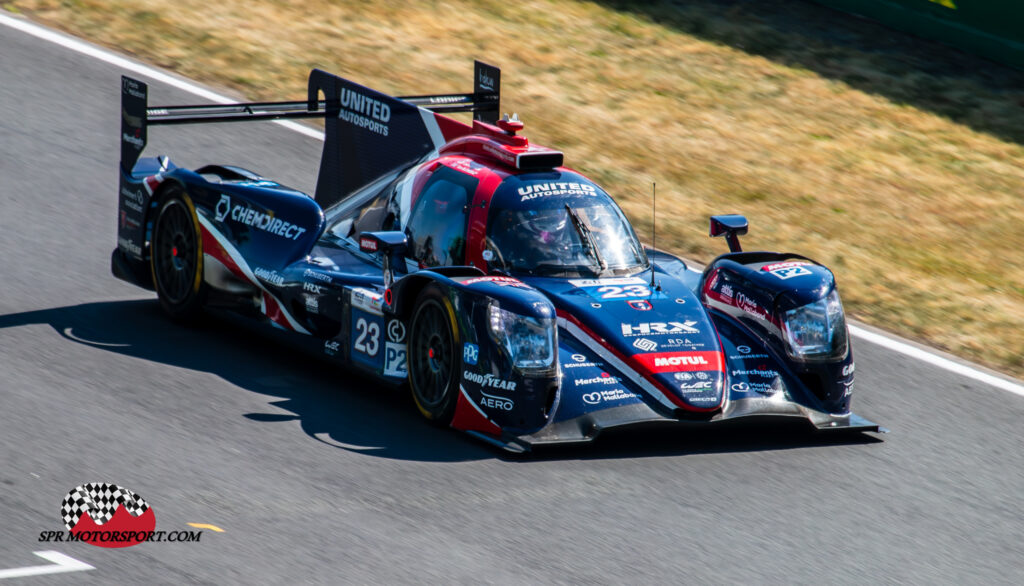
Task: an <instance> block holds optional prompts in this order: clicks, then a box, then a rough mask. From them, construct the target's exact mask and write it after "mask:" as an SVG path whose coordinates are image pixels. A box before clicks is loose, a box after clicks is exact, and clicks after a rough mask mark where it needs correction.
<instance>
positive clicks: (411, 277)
mask: <svg viewBox="0 0 1024 586" xmlns="http://www.w3.org/2000/svg"><path fill="white" fill-rule="evenodd" d="M474 78H475V87H474V91H473V92H472V93H470V94H448V95H431V96H409V97H404V98H398V97H393V96H388V95H385V94H382V93H380V92H377V91H374V90H372V89H369V88H367V87H363V86H361V85H358V84H356V83H353V82H351V81H348V80H346V79H342V78H340V77H337V76H334V75H331V74H328V73H325V72H323V71H320V70H314V71H312V72H311V74H310V78H309V88H308V95H309V99H308V100H307V101H304V102H272V103H249V104H234V105H215V106H168V107H159V108H150V107H149V106H148V104H147V99H148V98H147V92H148V90H147V87H146V85H145V84H144V83H142V82H140V81H137V80H134V79H131V78H128V77H124V78H122V92H121V102H122V121H121V178H120V199H119V205H120V207H119V213H120V223H119V230H118V246H117V249H115V250H114V252H113V257H112V269H113V272H114V274H115V275H117V276H118V277H120V278H122V279H125V280H127V281H129V282H132V283H135V284H137V285H140V286H142V287H146V288H150V289H155V290H156V292H157V296H158V298H159V300H160V304H161V305H162V307H163V308H164V310H166V312H167V313H168V314H169V315H170V316H171V317H172V318H175V319H178V320H193V319H197V318H200V316H202V315H203V312H204V311H205V310H206V309H210V308H216V309H220V310H229V311H233V312H237V313H239V314H242V315H245V316H249V317H251V318H253V319H256V320H261V321H263V322H266V323H268V324H270V325H272V326H274V327H277V328H280V329H284V330H288V331H291V332H295V333H296V334H298V335H301V336H302V337H303V339H304V340H306V341H307V342H311V343H313V344H315V346H316V348H317V351H322V352H324V353H326V354H327V355H328V356H331V357H333V359H334V360H336V361H337V362H338V363H341V364H343V365H346V366H348V367H351V368H356V369H359V370H361V371H364V372H366V373H369V374H370V375H372V376H375V377H377V378H378V379H379V380H380V381H381V382H382V383H388V384H392V385H406V384H407V385H408V386H409V388H410V389H411V392H412V396H413V399H414V400H415V403H416V405H417V407H418V408H419V410H420V411H421V412H422V414H423V416H424V417H426V418H427V419H430V420H432V421H434V422H437V423H439V424H442V425H450V426H451V427H453V428H455V429H458V430H462V431H465V432H467V433H470V434H472V435H474V436H476V437H478V438H481V439H484V440H487V441H489V442H491V443H493V444H496V445H499V446H501V447H503V448H505V449H508V450H513V451H525V450H528V449H530V448H531V447H532V446H535V445H538V444H547V443H560V442H581V441H589V440H591V439H593V438H594V437H596V436H597V434H598V433H599V432H600V431H601V430H603V429H608V428H612V427H619V426H627V425H631V424H639V423H650V422H677V423H680V424H695V423H701V424H707V423H713V422H717V421H723V420H730V419H736V418H740V417H757V418H765V417H768V418H772V417H776V418H781V419H793V418H798V419H801V420H805V421H808V422H810V423H811V424H813V426H815V427H816V428H818V429H846V430H861V431H878V429H879V428H878V426H877V425H876V424H874V423H872V422H870V421H867V420H865V419H863V418H860V417H858V416H857V415H855V414H853V413H851V411H850V395H851V392H852V390H853V384H854V362H853V355H852V353H851V348H850V343H849V336H848V332H847V327H846V322H845V318H844V313H843V307H842V304H841V302H840V299H839V293H838V291H837V289H836V283H835V279H834V277H833V275H832V273H831V272H830V271H829V270H828V269H827V268H825V267H824V266H822V265H820V264H818V263H816V262H814V261H812V260H810V259H807V258H805V257H802V256H799V255H795V254H779V253H774V252H742V251H741V249H740V245H739V240H738V236H739V235H742V234H744V233H746V230H747V221H746V220H745V219H744V218H742V217H741V216H732V215H730V216H715V217H712V218H711V235H712V236H725V237H726V239H727V240H728V242H729V247H730V250H731V252H729V253H727V254H723V255H722V256H719V257H718V258H716V259H715V260H714V261H712V262H711V264H709V265H708V266H707V268H706V269H704V270H703V271H702V272H697V271H694V270H692V269H690V268H689V267H688V266H687V264H686V263H685V262H684V261H683V260H681V259H679V258H676V257H674V256H671V255H669V254H666V253H665V252H662V251H658V250H654V249H652V248H647V247H645V246H643V244H642V243H641V242H640V240H639V239H638V238H637V235H636V232H635V231H634V230H633V227H632V226H631V225H630V223H629V221H628V220H627V219H626V217H625V216H624V215H623V213H622V211H621V210H620V209H619V207H618V206H617V205H616V203H615V201H614V200H613V199H612V197H611V196H610V195H609V194H608V193H606V192H605V191H604V190H603V189H601V187H599V186H598V185H596V184H595V183H594V182H592V181H590V180H589V179H587V178H586V177H584V176H583V175H581V174H579V173H577V172H575V171H573V170H572V169H570V168H568V167H565V166H563V155H562V153H561V152H558V151H555V150H552V149H549V148H545V147H542V146H538V145H535V144H531V143H530V141H529V140H528V139H527V138H526V137H524V136H523V135H522V134H520V132H521V131H522V128H523V124H522V123H521V122H520V121H519V120H518V119H516V118H514V117H513V118H511V119H510V118H509V117H507V116H506V117H504V118H502V119H499V117H498V112H499V100H500V90H499V84H500V71H499V70H498V69H497V68H495V67H493V66H489V65H486V64H484V63H480V62H477V63H476V66H475V72H474ZM460 111H461V112H467V111H468V112H473V117H474V120H473V121H472V124H471V125H470V124H465V123H463V122H460V121H458V120H455V119H453V118H451V117H449V116H447V115H446V114H448V113H449V112H460ZM311 117H318V118H323V119H324V120H325V142H324V150H323V157H322V160H321V166H320V174H319V177H318V181H317V186H316V192H315V196H314V197H310V196H308V195H306V194H304V193H301V192H299V191H296V190H294V189H290V188H288V187H285V186H283V185H281V184H279V183H277V182H275V181H272V180H269V179H266V178H264V177H262V176H260V175H258V174H256V173H253V172H251V171H247V170H245V169H241V168H238V167H232V166H221V165H209V166H206V167H202V168H199V169H195V170H189V169H183V168H178V167H176V166H175V165H174V164H173V163H172V162H171V161H170V160H169V159H167V158H166V157H158V158H141V159H140V158H139V157H140V154H141V152H142V150H143V148H144V147H145V145H146V141H147V128H148V127H149V126H153V125H159V124H183V123H196V122H221V121H223V122H227V121H237V120H261V119H273V118H311Z"/></svg>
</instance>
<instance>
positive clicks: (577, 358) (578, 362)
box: [562, 354, 597, 368]
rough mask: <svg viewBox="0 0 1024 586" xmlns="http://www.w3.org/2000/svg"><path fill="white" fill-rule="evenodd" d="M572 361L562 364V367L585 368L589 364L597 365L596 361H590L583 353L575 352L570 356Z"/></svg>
mask: <svg viewBox="0 0 1024 586" xmlns="http://www.w3.org/2000/svg"><path fill="white" fill-rule="evenodd" d="M570 358H572V362H567V363H564V364H562V368H583V367H588V366H597V363H596V362H588V361H587V357H586V356H584V355H582V354H573V355H572V356H570Z"/></svg>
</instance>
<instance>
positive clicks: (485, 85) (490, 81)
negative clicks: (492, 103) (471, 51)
mask: <svg viewBox="0 0 1024 586" xmlns="http://www.w3.org/2000/svg"><path fill="white" fill-rule="evenodd" d="M479 77H480V79H478V80H477V85H479V86H480V89H482V90H487V91H489V92H493V91H494V78H493V77H491V76H490V75H487V73H486V72H484V70H483V69H481V70H480V76H479Z"/></svg>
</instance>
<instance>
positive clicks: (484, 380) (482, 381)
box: [462, 370, 516, 391]
mask: <svg viewBox="0 0 1024 586" xmlns="http://www.w3.org/2000/svg"><path fill="white" fill-rule="evenodd" d="M462 378H463V379H465V380H468V381H470V382H474V383H476V384H478V385H480V386H482V387H488V388H492V389H502V390H504V391H514V390H516V382H515V381H510V380H502V379H500V378H495V377H494V375H493V374H477V373H475V372H470V371H468V370H466V371H463V373H462Z"/></svg>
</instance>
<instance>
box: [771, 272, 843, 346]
mask: <svg viewBox="0 0 1024 586" xmlns="http://www.w3.org/2000/svg"><path fill="white" fill-rule="evenodd" d="M782 332H783V334H784V335H785V338H786V351H787V352H788V353H789V356H790V357H791V358H793V359H795V360H801V361H812V360H813V361H818V360H831V359H838V358H842V357H844V356H846V350H847V347H848V345H849V341H848V339H847V333H846V317H845V315H844V314H843V304H842V302H841V301H840V300H839V292H838V291H836V290H835V289H832V292H831V293H829V294H828V295H827V296H825V297H823V298H821V299H819V300H818V301H814V302H812V303H808V304H807V305H804V306H802V307H797V308H796V309H791V310H789V311H787V312H785V313H783V314H782Z"/></svg>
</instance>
